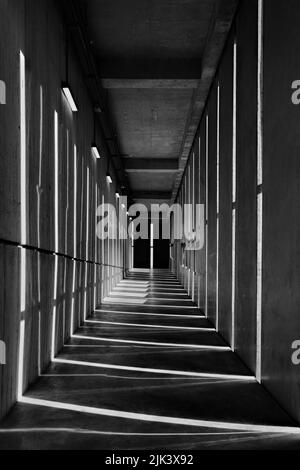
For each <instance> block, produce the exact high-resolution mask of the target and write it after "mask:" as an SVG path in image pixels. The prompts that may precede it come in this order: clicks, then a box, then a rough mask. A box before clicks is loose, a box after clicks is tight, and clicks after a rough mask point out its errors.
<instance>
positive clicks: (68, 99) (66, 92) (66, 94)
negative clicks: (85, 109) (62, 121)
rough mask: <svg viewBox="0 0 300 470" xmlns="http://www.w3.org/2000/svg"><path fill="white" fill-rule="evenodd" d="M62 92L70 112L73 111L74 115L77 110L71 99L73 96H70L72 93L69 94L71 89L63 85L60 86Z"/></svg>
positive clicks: (65, 84)
mask: <svg viewBox="0 0 300 470" xmlns="http://www.w3.org/2000/svg"><path fill="white" fill-rule="evenodd" d="M62 91H63V93H64V95H65V97H66V99H67V101H68V103H69V106H70V108H71V110H72V111H73V113H76V112H77V111H78V108H77V106H76V103H75V100H74V98H73V95H72V92H71V88H70V87H69V85H68V84H67V83H63V84H62Z"/></svg>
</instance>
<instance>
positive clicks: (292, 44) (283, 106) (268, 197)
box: [262, 0, 300, 421]
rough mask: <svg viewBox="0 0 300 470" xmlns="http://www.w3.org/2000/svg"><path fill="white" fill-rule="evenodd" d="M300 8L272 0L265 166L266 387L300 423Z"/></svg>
mask: <svg viewBox="0 0 300 470" xmlns="http://www.w3.org/2000/svg"><path fill="white" fill-rule="evenodd" d="M299 13H300V5H299V2H297V1H296V0H289V1H288V2H282V1H278V0H273V1H271V0H265V14H264V133H263V138H264V146H263V150H264V163H263V201H264V202H263V227H264V230H263V308H262V322H263V323H262V329H263V337H262V378H263V383H264V384H265V385H266V387H268V389H269V390H270V391H271V392H272V394H273V395H274V396H275V397H276V398H277V399H278V400H279V401H280V403H281V404H282V405H283V406H284V408H285V409H287V410H288V411H289V412H290V413H291V414H292V415H293V416H294V417H295V418H296V419H297V420H298V421H300V366H299V365H298V366H297V365H293V363H292V361H291V354H292V349H291V345H292V343H293V342H294V341H295V340H299V339H300V314H299V306H300V289H299V286H300V246H299V239H300V183H299V182H300V159H299V146H300V134H299V126H300V107H299V106H295V105H293V104H292V101H291V95H292V92H293V90H291V84H292V82H293V81H294V80H299V77H300V62H299V60H300V59H299V58H300V45H299Z"/></svg>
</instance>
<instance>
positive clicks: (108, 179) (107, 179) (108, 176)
mask: <svg viewBox="0 0 300 470" xmlns="http://www.w3.org/2000/svg"><path fill="white" fill-rule="evenodd" d="M106 181H107V182H108V183H109V184H111V183H112V179H111V176H110V174H109V173H107V175H106Z"/></svg>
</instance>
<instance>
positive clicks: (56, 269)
mask: <svg viewBox="0 0 300 470" xmlns="http://www.w3.org/2000/svg"><path fill="white" fill-rule="evenodd" d="M54 258H55V264H54V288H53V309H52V335H51V361H53V360H54V357H55V353H56V345H55V344H56V313H57V277H58V257H57V256H56V255H54Z"/></svg>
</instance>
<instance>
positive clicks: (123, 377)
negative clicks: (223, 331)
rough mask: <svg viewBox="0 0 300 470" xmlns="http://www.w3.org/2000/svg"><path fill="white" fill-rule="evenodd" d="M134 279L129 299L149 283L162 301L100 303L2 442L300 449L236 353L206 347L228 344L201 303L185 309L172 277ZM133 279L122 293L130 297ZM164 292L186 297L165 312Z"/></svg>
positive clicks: (0, 431) (5, 426)
mask: <svg viewBox="0 0 300 470" xmlns="http://www.w3.org/2000/svg"><path fill="white" fill-rule="evenodd" d="M127 281H133V283H135V285H136V287H135V288H131V289H132V290H131V291H130V292H131V294H132V295H131V297H132V298H135V299H136V300H138V299H140V297H139V295H140V293H141V291H143V290H145V289H146V291H147V292H148V291H149V292H152V295H155V297H156V299H157V302H158V303H157V306H152V307H149V306H148V307H146V309H147V311H145V306H143V310H142V311H141V307H140V306H139V305H134V306H130V308H128V305H127V304H125V303H123V301H122V300H120V303H118V304H114V305H106V303H104V304H103V306H102V307H101V308H100V309H99V310H96V312H95V314H94V315H93V316H92V317H91V318H89V319H88V320H87V321H86V322H85V323H84V324H83V325H82V327H80V328H79V329H78V330H77V331H76V333H75V335H74V337H73V338H72V339H71V341H70V342H69V343H68V344H66V345H65V346H64V347H63V348H62V350H61V352H60V353H59V354H58V356H57V357H56V359H55V360H54V362H53V363H52V364H51V365H50V367H49V368H48V369H47V371H46V372H45V373H44V374H43V375H42V376H41V377H40V378H39V379H38V381H37V382H36V383H35V384H34V385H33V386H32V387H31V388H30V389H29V390H28V392H27V393H26V394H25V397H24V400H23V403H19V404H18V405H17V406H15V408H14V409H13V410H12V412H11V413H10V414H9V416H8V417H7V418H6V419H5V420H4V421H3V422H2V423H1V426H0V448H1V449H114V450H117V449H159V448H160V449H161V448H164V449H175V448H179V447H180V449H190V450H193V449H235V450H236V449H289V448H297V447H299V445H300V437H299V435H298V436H297V435H296V432H297V431H298V428H293V426H294V423H293V422H292V421H291V420H290V418H289V417H288V416H287V415H286V414H285V412H283V411H282V410H281V409H280V407H279V406H278V405H277V404H276V403H275V402H274V400H273V399H272V398H271V397H270V396H269V395H268V393H267V392H266V391H265V390H264V389H263V388H262V387H261V386H260V385H258V384H257V383H256V382H255V380H254V378H253V376H251V373H250V372H249V370H248V369H247V368H246V367H245V366H244V365H243V364H242V363H241V362H240V360H239V359H238V358H237V356H235V354H234V353H232V352H231V351H230V350H227V349H224V350H222V349H220V350H217V349H216V350H213V349H212V350H210V349H208V348H209V346H211V347H214V346H215V345H216V344H218V345H219V346H222V345H224V342H223V340H222V339H221V338H220V337H219V336H218V334H217V333H216V332H215V331H212V325H211V324H210V323H209V322H208V320H207V319H205V317H204V316H203V314H202V313H201V311H200V310H198V309H197V308H196V307H194V309H193V310H190V309H186V308H185V306H184V305H183V303H184V300H185V299H186V297H187V295H186V293H185V292H184V290H183V289H182V288H181V286H180V285H179V284H178V282H176V280H175V279H174V278H173V277H172V276H169V274H167V272H166V273H162V271H158V274H155V275H153V274H152V275H147V274H146V273H144V274H137V273H132V274H129V277H128V279H127ZM142 283H144V284H142ZM129 285H130V284H129V283H128V282H126V281H125V282H122V283H120V287H118V288H117V290H118V291H119V292H121V293H123V294H124V295H125V294H128V293H129ZM126 286H127V287H126ZM142 286H143V287H142ZM163 286H165V287H163ZM169 286H171V287H169ZM159 289H160V290H161V291H162V292H164V293H165V295H171V294H172V295H174V294H173V292H174V291H176V292H177V296H178V295H179V294H180V295H181V296H182V297H183V299H182V300H181V301H179V300H177V299H174V300H169V301H168V302H169V303H170V304H171V307H170V308H169V309H165V308H164V306H163V303H160V302H159V300H158V299H159V298H160V296H161V295H162V294H161V291H160V292H158V290H159ZM154 292H158V293H155V294H154ZM112 295H113V294H112ZM126 312H127V313H126ZM191 328H199V330H198V331H197V330H191ZM200 330H201V331H200ZM149 339H150V340H151V342H152V343H151V344H148V343H147V341H148V340H149ZM137 341H139V343H138V342H137ZM195 342H197V344H198V345H202V346H203V348H204V349H199V348H198V347H197V346H193V347H191V345H192V344H193V343H195ZM189 346H190V347H189ZM224 347H225V345H224ZM219 374H221V375H219ZM222 374H225V375H222ZM130 413H131V414H130ZM189 419H193V420H196V421H194V422H193V425H191V423H189V422H188V421H187V420H189ZM222 423H223V424H222ZM260 425H264V426H267V428H265V429H264V431H262V430H260V429H259V428H258V426H260ZM268 426H271V427H270V428H268ZM277 426H280V427H279V428H276V427H277ZM287 426H292V429H291V430H290V431H289V433H287V434H286V433H285V428H286V427H287ZM240 427H243V429H240ZM293 429H294V432H293Z"/></svg>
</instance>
